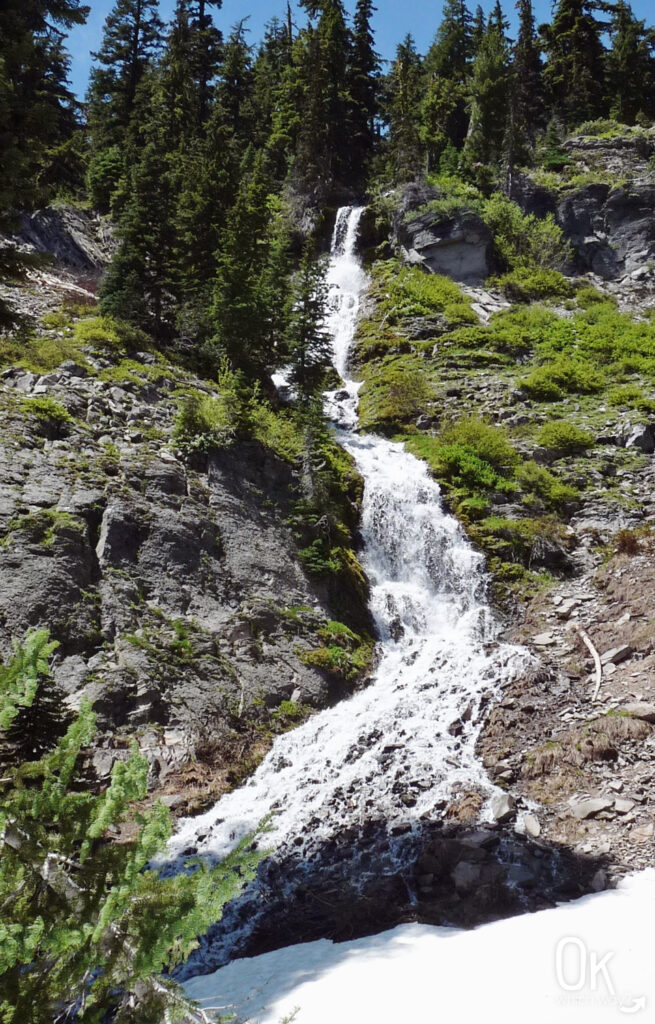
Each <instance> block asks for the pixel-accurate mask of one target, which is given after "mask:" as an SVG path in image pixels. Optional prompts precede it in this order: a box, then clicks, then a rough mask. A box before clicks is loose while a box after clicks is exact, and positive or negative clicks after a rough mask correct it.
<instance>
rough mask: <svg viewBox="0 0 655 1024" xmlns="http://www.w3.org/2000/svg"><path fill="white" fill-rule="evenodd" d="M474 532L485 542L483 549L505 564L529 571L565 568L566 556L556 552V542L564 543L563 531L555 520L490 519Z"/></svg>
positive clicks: (477, 526) (480, 524) (483, 521)
mask: <svg viewBox="0 0 655 1024" xmlns="http://www.w3.org/2000/svg"><path fill="white" fill-rule="evenodd" d="M475 531H476V532H477V534H478V536H480V537H482V538H483V543H484V546H485V547H486V548H487V550H489V551H493V552H494V553H495V554H496V555H497V556H498V557H499V558H501V559H502V560H503V561H506V562H518V563H519V564H520V565H523V566H525V567H526V568H530V567H532V566H533V565H534V566H543V565H547V566H548V567H551V566H553V561H554V562H558V563H559V565H557V566H556V567H557V568H564V567H565V564H566V556H565V554H564V553H563V552H561V553H559V554H558V552H557V549H556V548H554V546H553V542H555V543H561V542H562V540H563V527H562V524H561V523H559V522H558V521H557V520H556V519H555V518H554V517H542V518H536V519H503V518H501V517H499V516H489V517H488V518H487V519H483V520H482V522H481V523H479V524H477V525H476V527H475Z"/></svg>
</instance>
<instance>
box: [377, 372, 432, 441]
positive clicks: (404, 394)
mask: <svg viewBox="0 0 655 1024" xmlns="http://www.w3.org/2000/svg"><path fill="white" fill-rule="evenodd" d="M433 398H434V391H433V389H432V387H431V385H430V383H429V381H428V379H427V376H426V373H425V370H424V367H423V365H422V360H419V359H417V358H416V357H415V356H388V357H387V358H386V359H384V360H382V362H380V363H377V364H375V365H373V366H371V367H370V368H367V370H366V372H365V380H364V386H363V388H362V390H361V401H360V419H361V422H362V425H363V426H365V428H366V429H368V430H372V429H378V430H386V431H389V430H392V429H394V428H395V427H397V426H399V425H402V424H406V423H407V422H408V421H410V420H412V419H415V418H416V417H417V416H418V415H419V413H420V412H422V411H424V410H425V407H426V406H427V405H428V404H429V403H430V402H431V401H432V400H433Z"/></svg>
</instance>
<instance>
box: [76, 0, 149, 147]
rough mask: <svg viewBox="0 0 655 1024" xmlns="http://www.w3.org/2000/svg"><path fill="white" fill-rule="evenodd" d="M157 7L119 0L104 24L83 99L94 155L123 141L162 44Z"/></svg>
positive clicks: (141, 0) (146, 2) (136, 0)
mask: <svg viewBox="0 0 655 1024" xmlns="http://www.w3.org/2000/svg"><path fill="white" fill-rule="evenodd" d="M158 8H159V3H158V0H117V2H116V4H115V5H114V7H113V9H112V11H111V12H110V14H109V15H108V17H107V20H106V21H105V24H104V28H103V34H102V45H101V46H100V49H99V50H98V52H97V53H92V54H91V56H92V57H93V59H94V61H95V63H96V66H95V67H94V68H93V70H92V71H91V78H90V84H89V91H88V96H87V103H88V112H89V115H88V116H89V129H90V132H91V140H92V145H93V149H94V151H95V152H98V151H103V152H104V151H105V150H107V149H109V148H110V147H112V146H117V147H120V146H122V145H123V144H124V142H125V137H126V133H127V127H128V125H129V122H130V118H131V116H132V112H133V110H134V104H135V101H136V94H137V89H138V87H139V83H140V82H141V79H142V78H143V76H144V74H145V72H146V71H147V69H148V68H149V67H152V65H153V64H154V62H155V60H156V58H157V56H158V55H159V53H160V50H161V46H162V36H163V29H164V26H163V24H162V21H161V19H160V17H159V13H158Z"/></svg>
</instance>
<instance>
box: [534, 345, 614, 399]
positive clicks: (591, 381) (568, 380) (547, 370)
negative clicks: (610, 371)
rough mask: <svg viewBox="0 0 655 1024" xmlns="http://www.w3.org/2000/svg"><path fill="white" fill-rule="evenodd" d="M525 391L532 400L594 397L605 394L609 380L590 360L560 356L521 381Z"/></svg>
mask: <svg viewBox="0 0 655 1024" xmlns="http://www.w3.org/2000/svg"><path fill="white" fill-rule="evenodd" d="M521 387H522V388H523V389H524V391H527V393H528V394H529V395H530V396H531V397H532V398H537V399H542V400H544V401H554V400H557V399H560V398H562V397H563V396H564V395H565V394H575V395H591V394H594V393H595V392H597V391H602V389H603V388H604V387H605V377H604V376H603V374H602V373H600V371H598V370H596V369H595V368H594V367H593V366H592V365H591V363H588V362H587V361H586V360H583V359H571V358H569V357H568V356H559V357H558V358H557V359H555V360H554V361H553V362H552V363H549V364H548V365H546V366H540V367H538V368H537V369H536V370H533V371H532V373H531V374H530V376H529V377H526V378H525V379H524V380H522V381H521Z"/></svg>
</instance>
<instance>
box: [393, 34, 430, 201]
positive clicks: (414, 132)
mask: <svg viewBox="0 0 655 1024" xmlns="http://www.w3.org/2000/svg"><path fill="white" fill-rule="evenodd" d="M422 86H423V67H422V61H421V57H420V56H419V54H418V53H417V50H416V46H415V44H414V40H413V39H412V37H411V36H410V35H408V36H406V37H405V39H404V40H403V42H402V43H401V44H400V45H399V47H398V49H397V50H396V59H395V60H394V62H393V64H392V67H391V72H390V75H389V81H388V86H387V90H388V96H387V117H388V120H389V138H388V152H389V164H390V167H389V169H390V171H391V174H392V177H393V178H394V180H395V181H401V182H402V181H411V180H412V179H414V178H416V177H417V176H418V175H420V173H421V170H422V167H423V145H422V142H421V97H422V91H423V90H422Z"/></svg>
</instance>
